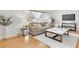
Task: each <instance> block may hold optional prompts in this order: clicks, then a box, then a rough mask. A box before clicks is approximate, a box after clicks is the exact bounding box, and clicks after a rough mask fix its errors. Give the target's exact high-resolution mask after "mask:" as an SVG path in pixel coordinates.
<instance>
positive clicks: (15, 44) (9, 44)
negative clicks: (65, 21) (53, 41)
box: [0, 32, 79, 48]
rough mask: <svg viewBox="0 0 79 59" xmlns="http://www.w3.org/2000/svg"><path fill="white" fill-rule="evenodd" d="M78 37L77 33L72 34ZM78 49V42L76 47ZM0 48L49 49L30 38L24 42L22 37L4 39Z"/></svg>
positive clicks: (0, 43)
mask: <svg viewBox="0 0 79 59" xmlns="http://www.w3.org/2000/svg"><path fill="white" fill-rule="evenodd" d="M72 33H75V34H77V35H79V33H78V32H72ZM76 47H77V48H79V40H78V42H77V45H76ZM0 48H49V47H48V46H47V45H45V44H43V43H42V42H40V41H38V40H37V39H35V38H33V36H30V39H29V41H28V42H26V41H25V39H24V37H22V36H16V37H12V38H8V39H4V40H1V41H0Z"/></svg>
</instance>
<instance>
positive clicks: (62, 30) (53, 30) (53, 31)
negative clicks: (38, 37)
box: [45, 27, 69, 42]
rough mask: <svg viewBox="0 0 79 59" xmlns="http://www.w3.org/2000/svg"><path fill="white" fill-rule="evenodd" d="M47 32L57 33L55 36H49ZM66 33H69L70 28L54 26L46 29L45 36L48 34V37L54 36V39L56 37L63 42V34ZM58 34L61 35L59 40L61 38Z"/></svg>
mask: <svg viewBox="0 0 79 59" xmlns="http://www.w3.org/2000/svg"><path fill="white" fill-rule="evenodd" d="M47 33H52V34H56V35H55V36H53V37H49V36H48V35H47ZM66 33H67V34H69V29H65V28H56V27H54V28H50V29H47V30H46V31H45V36H46V37H49V38H52V39H54V40H56V41H59V42H62V35H64V34H66ZM57 36H60V40H59V39H56V37H57Z"/></svg>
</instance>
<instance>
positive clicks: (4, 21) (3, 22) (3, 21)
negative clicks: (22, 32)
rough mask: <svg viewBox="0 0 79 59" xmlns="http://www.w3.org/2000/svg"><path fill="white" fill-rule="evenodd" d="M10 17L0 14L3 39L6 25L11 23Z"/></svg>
mask: <svg viewBox="0 0 79 59" xmlns="http://www.w3.org/2000/svg"><path fill="white" fill-rule="evenodd" d="M11 18H12V17H5V16H0V25H3V39H5V36H6V26H9V25H10V24H11V23H12V21H11Z"/></svg>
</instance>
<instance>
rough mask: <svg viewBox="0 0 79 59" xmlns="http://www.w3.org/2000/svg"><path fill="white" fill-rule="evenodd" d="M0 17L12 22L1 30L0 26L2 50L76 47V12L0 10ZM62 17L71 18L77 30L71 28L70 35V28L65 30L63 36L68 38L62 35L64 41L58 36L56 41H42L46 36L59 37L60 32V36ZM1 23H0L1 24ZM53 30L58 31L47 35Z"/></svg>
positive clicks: (47, 39) (77, 27) (78, 34)
mask: <svg viewBox="0 0 79 59" xmlns="http://www.w3.org/2000/svg"><path fill="white" fill-rule="evenodd" d="M0 15H1V16H3V18H4V19H5V20H6V17H11V19H10V21H11V22H12V23H11V24H9V25H8V26H7V25H4V26H3V24H2V23H0V33H1V34H0V39H1V40H0V47H1V48H3V47H5V48H7V47H9V48H15V47H16V48H18V47H19V48H43V47H45V48H48V47H51V48H75V47H79V43H78V37H79V26H78V25H79V24H78V23H79V20H78V18H79V17H78V16H79V11H78V10H0ZM63 15H65V16H67V15H70V17H71V16H72V17H71V18H74V19H72V21H73V20H74V22H75V24H76V26H75V27H73V28H74V29H75V30H72V31H70V29H69V28H68V29H66V31H64V33H65V32H67V31H68V32H69V34H68V35H65V39H63V38H64V36H63V35H58V37H57V40H53V39H51V38H48V37H45V34H46V35H47V34H48V36H55V35H56V34H57V33H58V34H60V33H59V32H61V34H62V32H63V31H62V29H60V27H62V26H61V25H62V18H63V17H62V16H63ZM73 15H75V16H73ZM3 18H2V19H3ZM2 19H0V20H1V21H2ZM69 20H71V19H70V18H69ZM55 27H56V28H57V29H55V30H59V31H58V32H57V31H55V32H54V33H53V34H52V33H50V32H49V33H48V30H49V29H51V28H55ZM58 28H59V29H58ZM27 29H28V30H27ZM52 31H53V29H52ZM52 31H51V32H52ZM56 32H57V33H56ZM61 36H62V41H61V38H60V37H61ZM16 37H17V38H16ZM73 38H74V39H73ZM59 39H60V40H59ZM60 41H61V42H60ZM13 45H14V46H13Z"/></svg>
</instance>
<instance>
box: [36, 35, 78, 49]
mask: <svg viewBox="0 0 79 59" xmlns="http://www.w3.org/2000/svg"><path fill="white" fill-rule="evenodd" d="M35 38H36V39H37V40H39V41H41V42H43V43H44V44H46V45H48V46H49V47H51V48H75V47H76V44H77V41H78V37H77V36H72V35H63V37H62V38H63V41H62V43H60V42H58V41H56V40H53V39H51V38H48V37H45V34H41V35H38V36H35Z"/></svg>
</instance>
